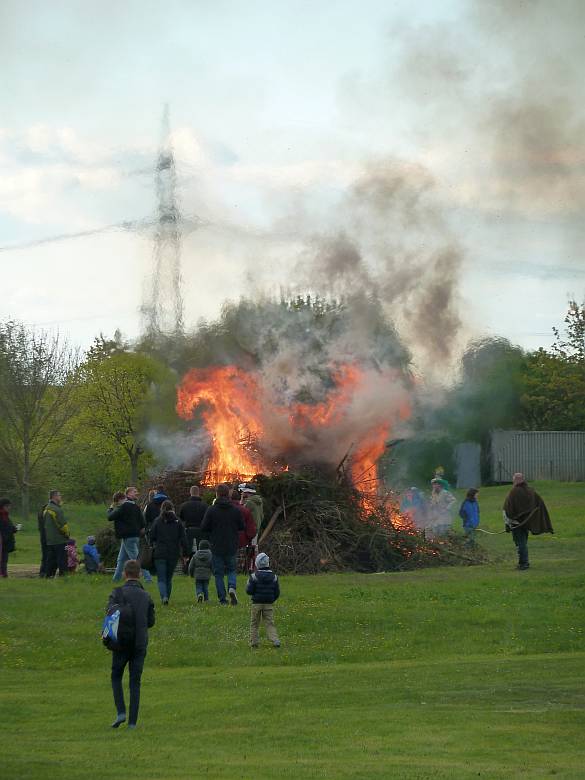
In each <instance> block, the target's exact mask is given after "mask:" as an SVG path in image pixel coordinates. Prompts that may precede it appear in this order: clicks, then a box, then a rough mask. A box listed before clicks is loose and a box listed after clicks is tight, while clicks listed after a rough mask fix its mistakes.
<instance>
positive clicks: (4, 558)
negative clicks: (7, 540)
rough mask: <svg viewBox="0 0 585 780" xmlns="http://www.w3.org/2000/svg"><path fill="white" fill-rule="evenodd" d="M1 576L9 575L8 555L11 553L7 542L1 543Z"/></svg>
mask: <svg viewBox="0 0 585 780" xmlns="http://www.w3.org/2000/svg"><path fill="white" fill-rule="evenodd" d="M0 546H1V548H2V549H1V550H0V577H8V556H9V555H10V553H9V552H8V549H7V547H6V545H5V544H2V545H0Z"/></svg>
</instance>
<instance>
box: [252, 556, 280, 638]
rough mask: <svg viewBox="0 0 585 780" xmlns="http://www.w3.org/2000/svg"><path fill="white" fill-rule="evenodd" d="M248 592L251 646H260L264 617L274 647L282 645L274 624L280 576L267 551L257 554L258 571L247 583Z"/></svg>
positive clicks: (267, 632) (253, 573)
mask: <svg viewBox="0 0 585 780" xmlns="http://www.w3.org/2000/svg"><path fill="white" fill-rule="evenodd" d="M246 593H247V594H248V595H249V596H252V615H251V618H250V647H258V642H259V638H258V629H259V628H260V621H261V620H262V619H264V625H265V626H266V634H267V636H268V639H270V641H271V642H272V644H273V645H274V647H280V640H279V638H278V634H277V633H276V626H275V625H274V602H275V601H276V600H277V599H278V597H279V596H280V584H279V582H278V577H277V576H276V574H274V572H272V571H271V570H270V558H269V557H268V556H267V555H266V553H259V554H258V555H257V556H256V571H255V572H252V574H251V575H250V578H249V579H248V584H247V585H246Z"/></svg>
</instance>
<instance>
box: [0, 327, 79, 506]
mask: <svg viewBox="0 0 585 780" xmlns="http://www.w3.org/2000/svg"><path fill="white" fill-rule="evenodd" d="M78 365H79V359H78V355H77V353H76V352H75V351H74V350H72V349H70V347H69V346H68V344H67V342H64V341H62V340H61V339H60V338H59V336H50V335H48V334H46V333H43V332H40V331H35V330H33V329H31V328H27V327H26V326H25V325H23V324H21V323H17V322H5V323H2V324H0V455H1V457H2V462H3V464H4V468H5V469H7V470H8V471H9V473H10V475H11V477H12V479H13V480H14V482H15V484H16V486H17V489H18V490H19V492H20V493H21V497H22V514H23V517H24V518H28V515H29V511H30V490H31V484H32V482H33V480H34V479H35V477H37V476H38V474H39V471H40V470H41V469H42V467H43V465H44V464H45V463H46V461H47V460H49V459H50V457H51V455H52V454H53V453H54V451H55V449H56V448H57V447H58V446H59V444H60V443H61V442H62V441H63V440H64V436H65V428H66V426H67V423H68V421H69V420H70V419H71V418H72V417H73V415H74V414H75V413H76V411H77V395H76V387H77V380H78Z"/></svg>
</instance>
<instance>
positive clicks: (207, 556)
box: [189, 547, 213, 580]
mask: <svg viewBox="0 0 585 780" xmlns="http://www.w3.org/2000/svg"><path fill="white" fill-rule="evenodd" d="M212 557H213V556H212V554H211V550H210V549H209V547H207V548H203V549H199V550H197V552H196V553H194V555H193V557H192V558H191V561H190V563H189V576H190V577H194V578H195V579H196V580H210V579H211V574H212V569H211V559H212Z"/></svg>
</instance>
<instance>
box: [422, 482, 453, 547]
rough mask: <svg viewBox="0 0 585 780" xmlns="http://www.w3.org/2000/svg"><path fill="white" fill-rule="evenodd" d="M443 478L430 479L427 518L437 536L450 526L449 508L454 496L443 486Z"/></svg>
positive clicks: (451, 505) (450, 508)
mask: <svg viewBox="0 0 585 780" xmlns="http://www.w3.org/2000/svg"><path fill="white" fill-rule="evenodd" d="M443 482H444V480H442V479H436V478H435V479H432V480H431V498H430V501H429V506H428V510H427V518H428V522H429V526H430V528H431V531H433V532H434V533H435V534H437V536H440V535H441V534H445V533H447V531H448V530H449V528H450V527H451V520H452V518H451V510H452V507H453V504H454V503H455V496H454V495H453V494H452V493H450V492H449V491H448V490H445V488H444V486H443Z"/></svg>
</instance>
